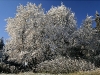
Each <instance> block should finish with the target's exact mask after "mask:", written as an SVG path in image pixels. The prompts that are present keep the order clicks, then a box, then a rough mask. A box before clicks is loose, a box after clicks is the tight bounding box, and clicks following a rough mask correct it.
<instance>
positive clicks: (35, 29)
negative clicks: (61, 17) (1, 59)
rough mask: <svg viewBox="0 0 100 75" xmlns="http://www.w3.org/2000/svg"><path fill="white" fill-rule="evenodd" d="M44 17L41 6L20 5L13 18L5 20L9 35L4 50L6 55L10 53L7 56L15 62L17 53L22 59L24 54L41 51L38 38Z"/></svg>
mask: <svg viewBox="0 0 100 75" xmlns="http://www.w3.org/2000/svg"><path fill="white" fill-rule="evenodd" d="M44 17H45V14H44V10H43V9H42V6H41V4H40V5H38V6H36V5H35V4H32V3H27V5H26V6H23V5H20V6H18V7H17V13H16V15H15V17H14V18H8V19H7V26H6V31H7V32H8V33H9V35H10V40H8V42H7V43H6V47H5V49H7V50H8V53H9V52H10V53H12V54H9V56H10V58H14V59H16V60H17V58H16V55H17V53H18V55H20V56H21V57H22V58H23V57H24V56H23V55H24V54H27V53H30V54H32V52H33V51H35V50H41V45H42V44H41V39H42V38H40V37H41V34H40V32H41V30H42V27H43V25H42V23H43V22H44ZM13 52H15V53H13ZM21 57H20V58H21ZM25 59H26V58H25Z"/></svg>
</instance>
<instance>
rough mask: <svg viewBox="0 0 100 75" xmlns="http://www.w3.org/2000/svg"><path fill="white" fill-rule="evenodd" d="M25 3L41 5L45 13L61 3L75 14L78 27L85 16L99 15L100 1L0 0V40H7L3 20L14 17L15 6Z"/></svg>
mask: <svg viewBox="0 0 100 75" xmlns="http://www.w3.org/2000/svg"><path fill="white" fill-rule="evenodd" d="M27 2H32V3H36V4H40V3H42V7H43V8H44V9H45V11H48V10H49V9H50V8H51V6H52V5H53V6H58V5H61V2H63V4H64V5H65V6H66V7H69V8H71V10H72V11H73V12H75V16H76V19H77V24H78V26H80V25H81V23H82V20H84V19H85V18H86V15H87V14H88V15H89V16H91V15H92V16H93V18H95V11H96V10H97V11H98V12H99V13H100V1H97V0H96V1H95V0H90V1H89V0H0V38H1V37H4V39H7V38H9V36H8V33H7V32H6V31H5V26H6V21H4V20H5V19H7V18H8V17H14V16H15V13H16V8H17V6H19V4H23V5H26V4H27ZM94 26H95V24H94Z"/></svg>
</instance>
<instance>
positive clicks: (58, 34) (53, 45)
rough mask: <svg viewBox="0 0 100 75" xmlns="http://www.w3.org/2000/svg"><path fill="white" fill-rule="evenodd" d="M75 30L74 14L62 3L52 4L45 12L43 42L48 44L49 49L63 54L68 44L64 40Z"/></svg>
mask: <svg viewBox="0 0 100 75" xmlns="http://www.w3.org/2000/svg"><path fill="white" fill-rule="evenodd" d="M75 30H76V20H75V14H74V13H73V12H72V11H71V10H70V9H69V8H67V7H66V6H64V5H63V4H61V6H58V7H54V6H52V8H51V9H50V10H49V11H48V12H47V14H46V26H45V31H44V32H45V34H46V35H45V38H46V39H45V40H44V43H47V44H48V45H49V46H50V50H52V51H56V53H57V54H62V55H63V54H64V51H65V50H66V47H67V44H68V43H67V42H66V40H67V39H68V37H69V36H70V35H71V34H72V33H73V32H74V31H75Z"/></svg>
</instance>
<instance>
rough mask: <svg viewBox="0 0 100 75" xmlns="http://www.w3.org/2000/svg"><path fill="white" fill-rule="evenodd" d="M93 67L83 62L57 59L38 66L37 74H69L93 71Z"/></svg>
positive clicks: (89, 63) (63, 58)
mask: <svg viewBox="0 0 100 75" xmlns="http://www.w3.org/2000/svg"><path fill="white" fill-rule="evenodd" d="M94 69H95V65H94V64H92V63H91V62H87V61H85V60H81V59H80V60H77V59H71V58H65V57H59V58H56V59H54V60H51V61H44V62H42V63H40V64H38V67H37V71H38V72H50V73H70V72H76V71H87V70H94Z"/></svg>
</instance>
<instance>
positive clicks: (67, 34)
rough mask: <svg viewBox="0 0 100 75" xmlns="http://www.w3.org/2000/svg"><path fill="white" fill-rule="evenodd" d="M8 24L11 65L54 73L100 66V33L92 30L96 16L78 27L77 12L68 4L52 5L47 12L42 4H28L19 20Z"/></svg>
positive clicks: (7, 50)
mask: <svg viewBox="0 0 100 75" xmlns="http://www.w3.org/2000/svg"><path fill="white" fill-rule="evenodd" d="M6 21H7V26H6V31H7V32H8V34H9V35H10V38H9V39H8V40H7V41H6V45H5V55H6V56H8V58H7V59H6V62H9V64H10V62H13V64H17V65H18V64H19V65H20V66H21V65H23V67H24V69H25V67H26V66H27V67H26V68H28V69H31V70H33V71H34V72H36V71H37V72H51V73H54V72H55V73H68V72H74V71H80V70H83V71H84V70H92V69H95V68H96V67H99V66H100V64H99V62H100V61H99V58H100V55H99V54H100V50H99V48H100V39H99V36H100V32H99V30H98V29H99V28H93V27H92V25H93V24H92V22H93V19H92V16H88V15H87V16H86V19H85V20H84V21H83V23H82V25H81V27H80V28H77V21H76V19H75V13H73V12H72V11H71V9H70V8H67V7H66V6H65V5H63V4H61V6H58V7H54V6H52V7H51V9H50V10H49V11H47V12H46V13H44V10H43V8H42V6H41V4H40V5H38V6H37V5H35V4H32V3H27V5H26V6H23V5H20V6H18V7H17V13H16V15H15V17H14V18H8V19H7V20H6ZM26 62H27V63H28V64H27V65H26V64H25V63H26ZM13 66H15V67H17V66H16V65H13ZM20 66H19V67H20ZM17 69H19V68H17ZM22 69H23V68H22Z"/></svg>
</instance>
